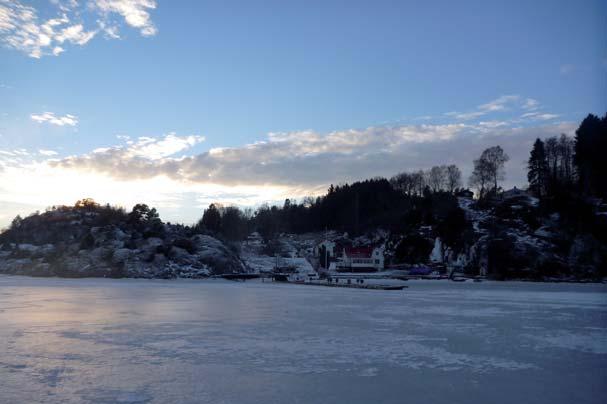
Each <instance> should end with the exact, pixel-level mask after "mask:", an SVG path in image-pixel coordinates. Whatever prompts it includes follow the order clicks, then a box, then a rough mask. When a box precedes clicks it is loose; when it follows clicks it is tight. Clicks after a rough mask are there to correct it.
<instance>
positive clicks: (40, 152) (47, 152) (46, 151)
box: [38, 149, 58, 157]
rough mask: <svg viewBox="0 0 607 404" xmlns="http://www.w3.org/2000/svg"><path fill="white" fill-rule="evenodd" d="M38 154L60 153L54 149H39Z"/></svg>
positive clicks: (50, 154) (48, 155) (51, 154)
mask: <svg viewBox="0 0 607 404" xmlns="http://www.w3.org/2000/svg"><path fill="white" fill-rule="evenodd" d="M38 154H40V155H42V156H47V157H50V156H56V155H57V154H58V153H57V152H56V151H54V150H46V149H40V150H38Z"/></svg>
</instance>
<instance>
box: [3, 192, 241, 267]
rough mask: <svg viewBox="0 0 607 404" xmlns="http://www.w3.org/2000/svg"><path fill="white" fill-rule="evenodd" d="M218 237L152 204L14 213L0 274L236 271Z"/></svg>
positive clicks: (232, 258)
mask: <svg viewBox="0 0 607 404" xmlns="http://www.w3.org/2000/svg"><path fill="white" fill-rule="evenodd" d="M243 271H245V267H244V265H243V263H242V261H241V260H240V258H239V257H238V254H237V253H236V252H235V251H233V250H232V249H230V248H229V247H228V246H227V245H225V244H224V243H223V242H222V241H220V240H218V239H216V238H214V237H211V236H209V235H205V234H194V232H193V231H192V230H191V229H189V228H187V227H184V226H181V225H171V224H166V223H162V222H161V221H160V220H159V219H158V215H157V213H156V212H155V210H154V209H149V208H148V207H147V206H145V205H137V206H136V208H134V209H133V212H131V213H129V214H127V213H126V212H124V210H122V209H117V208H113V207H110V206H99V205H97V204H95V203H93V202H91V201H89V202H86V201H85V202H83V203H79V204H78V203H77V204H76V206H74V207H59V208H54V209H51V210H49V211H47V212H45V213H42V214H34V215H31V216H29V217H27V218H25V219H20V218H17V219H16V220H15V221H13V224H12V225H11V227H10V229H8V230H6V231H5V232H3V233H2V234H0V273H6V274H19V275H33V276H63V277H88V276H95V277H138V278H140V277H143V278H174V277H184V278H199V277H206V276H209V275H215V274H221V273H232V272H243Z"/></svg>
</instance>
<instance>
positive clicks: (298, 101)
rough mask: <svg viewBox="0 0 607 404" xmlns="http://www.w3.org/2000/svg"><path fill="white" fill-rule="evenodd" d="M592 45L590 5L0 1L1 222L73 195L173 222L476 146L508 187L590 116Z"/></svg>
mask: <svg viewBox="0 0 607 404" xmlns="http://www.w3.org/2000/svg"><path fill="white" fill-rule="evenodd" d="M49 21H53V22H51V23H49ZM606 38H607V4H606V3H605V2H604V1H532V2H530V1H508V2H503V1H500V2H497V1H466V2H453V1H426V2H406V1H372V2H371V1H326V0H325V1H241V2H237V1H180V2H167V1H161V0H160V1H153V0H87V1H74V0H66V1H59V0H56V1H42V0H40V1H26V0H18V1H7V0H0V43H1V45H2V46H1V48H0V151H4V153H0V181H1V182H0V215H3V213H2V211H4V212H7V213H4V215H3V216H4V217H0V225H1V224H3V223H5V222H6V220H8V218H9V216H11V215H13V214H14V213H15V212H19V213H28V212H29V211H30V210H32V209H33V208H36V209H38V208H43V207H44V206H47V205H51V204H55V203H73V201H71V200H68V198H73V197H74V196H76V195H77V194H78V193H79V192H80V191H81V193H82V194H83V195H82V196H90V195H88V194H94V195H95V196H96V197H97V198H98V199H102V201H109V202H112V203H118V204H123V205H126V206H128V204H130V203H132V202H133V201H134V200H135V198H140V197H143V198H144V199H146V198H147V199H149V202H152V203H154V204H156V205H158V207H159V210H160V212H161V213H162V214H163V215H164V217H165V218H170V219H172V220H177V221H184V222H189V221H193V220H194V219H195V217H196V216H197V215H199V213H200V211H201V209H202V207H204V205H205V204H206V203H208V202H209V201H211V200H215V199H217V200H222V201H223V202H224V203H237V204H243V205H247V204H250V205H255V204H258V203H260V202H263V201H264V200H276V199H280V198H283V197H284V196H287V195H292V196H296V197H301V196H303V195H306V194H313V193H317V192H320V191H321V190H323V189H325V188H326V186H327V184H329V183H331V182H341V181H351V180H353V179H357V178H366V177H371V176H375V175H390V174H393V173H395V172H396V171H399V170H404V169H414V168H428V167H427V166H428V164H433V163H435V162H436V163H439V162H442V161H445V162H454V163H457V164H459V165H461V166H462V169H463V170H464V172H465V173H466V171H467V170H469V166H470V163H471V160H472V159H473V158H474V157H475V155H474V153H478V152H479V151H480V150H482V147H484V146H486V145H492V144H503V145H504V147H505V148H506V151H507V152H508V153H509V154H510V155H511V162H510V163H509V164H510V166H509V167H508V168H509V170H508V177H507V184H508V185H520V186H521V185H524V182H525V181H524V173H523V170H522V166H523V162H524V160H525V159H526V157H527V156H526V153H527V148H526V147H527V145H528V144H529V142H531V141H532V139H533V138H534V137H535V136H549V135H558V134H560V133H561V132H565V133H571V132H572V131H574V130H575V125H576V124H577V123H578V122H579V121H580V120H581V119H582V118H583V117H584V116H585V115H586V114H587V113H589V112H593V113H597V114H604V113H605V111H606V110H607V41H606ZM53 53H56V54H57V55H54V54H53ZM127 137H128V138H127ZM140 138H143V139H140ZM150 146H154V147H153V148H151V147H150ZM152 149H153V150H152ZM209 151H212V152H211V153H209ZM171 152H173V153H171ZM150 153H152V154H150ZM169 153H171V154H169ZM2 156H4V157H2ZM2 159H3V160H2ZM361 160H364V162H363V163H361ZM1 173H4V174H1ZM74 176H75V177H74ZM16 178H32V181H33V179H36V178H37V179H40V178H44V179H45V180H44V181H45V183H52V184H53V189H49V190H48V192H47V193H46V194H36V193H32V192H29V191H27V190H24V189H23V187H20V186H18V184H19V181H17V180H16ZM74 178H78V179H79V180H78V181H76V180H74ZM74 181H75V182H74ZM95 182H97V183H99V184H101V183H103V186H100V187H98V188H91V185H90V184H91V183H95ZM7 184H8V185H7ZM62 184H65V185H64V186H62ZM75 184H78V186H75ZM159 184H162V186H163V187H165V191H164V192H159V191H158V190H156V189H155V188H156V187H158V186H159ZM78 187H81V188H78ZM74 188H76V189H74ZM130 189H134V190H136V191H133V192H132V193H129V190H130ZM68 191H69V192H68ZM176 195H177V196H176ZM147 199H146V200H145V201H148V200H147Z"/></svg>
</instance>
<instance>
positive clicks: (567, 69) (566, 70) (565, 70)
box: [559, 64, 575, 75]
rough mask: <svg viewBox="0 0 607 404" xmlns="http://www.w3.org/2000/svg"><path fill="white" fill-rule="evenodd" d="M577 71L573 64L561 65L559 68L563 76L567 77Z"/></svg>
mask: <svg viewBox="0 0 607 404" xmlns="http://www.w3.org/2000/svg"><path fill="white" fill-rule="evenodd" d="M574 70H575V65H573V64H564V65H561V67H560V68H559V71H560V72H561V74H562V75H567V74H569V73H572V72H573V71H574Z"/></svg>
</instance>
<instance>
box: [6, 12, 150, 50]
mask: <svg viewBox="0 0 607 404" xmlns="http://www.w3.org/2000/svg"><path fill="white" fill-rule="evenodd" d="M51 2H52V3H53V4H54V5H55V7H56V8H57V10H56V15H55V16H54V17H53V18H50V19H41V18H40V17H39V12H38V9H36V8H35V7H33V6H30V5H24V4H23V3H20V2H19V1H17V0H0V41H1V42H2V43H3V44H4V45H5V46H6V47H9V48H12V49H16V50H19V51H21V52H24V53H26V54H27V55H29V56H30V57H33V58H41V57H42V56H45V55H55V56H58V55H60V54H61V53H63V52H65V50H66V49H65V46H66V45H67V44H70V45H78V46H83V45H85V44H87V43H88V42H89V41H90V40H91V39H93V38H94V37H95V36H96V35H97V34H98V33H99V32H103V33H105V37H106V38H110V39H116V38H119V37H120V35H119V25H120V22H121V21H124V23H126V24H127V25H129V26H131V27H133V28H137V29H138V30H139V31H140V33H141V34H142V35H144V36H151V35H155V34H156V31H157V30H156V27H155V26H154V24H153V22H152V20H151V17H150V14H149V12H148V11H147V10H150V9H154V8H156V2H155V1H154V0H91V1H90V2H87V3H85V4H80V3H78V2H76V1H73V0H71V1H60V0H52V1H51ZM91 13H93V14H94V15H93V17H95V19H96V21H97V22H96V25H93V26H88V27H87V26H85V21H89V19H88V18H83V16H85V15H88V14H91ZM115 16H120V17H121V18H120V20H117V19H116V18H115Z"/></svg>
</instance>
